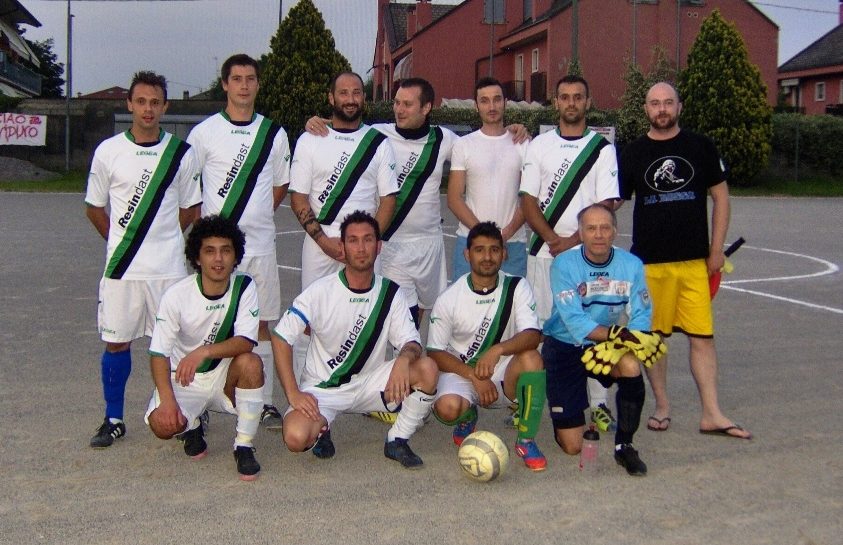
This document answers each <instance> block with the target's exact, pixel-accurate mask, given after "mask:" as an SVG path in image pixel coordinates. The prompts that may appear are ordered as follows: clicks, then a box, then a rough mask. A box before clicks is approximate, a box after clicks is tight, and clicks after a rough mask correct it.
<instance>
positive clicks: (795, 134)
mask: <svg viewBox="0 0 843 545" xmlns="http://www.w3.org/2000/svg"><path fill="white" fill-rule="evenodd" d="M797 140H798V143H797ZM773 151H774V153H775V154H776V155H778V156H780V157H781V158H782V159H783V160H784V161H785V163H786V164H787V165H791V166H792V165H794V164H795V163H796V160H797V157H798V161H799V164H800V165H806V166H809V167H811V168H814V169H816V170H819V171H822V172H827V173H829V174H837V173H839V172H841V170H843V167H841V165H840V157H841V156H843V119H841V118H839V117H835V116H831V115H800V114H775V115H773ZM797 154H798V155H797Z"/></svg>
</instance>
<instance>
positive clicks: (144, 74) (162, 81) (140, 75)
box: [129, 70, 167, 102]
mask: <svg viewBox="0 0 843 545" xmlns="http://www.w3.org/2000/svg"><path fill="white" fill-rule="evenodd" d="M138 83H144V84H146V85H152V86H153V87H160V88H161V90H162V91H164V102H167V78H165V77H164V76H161V75H159V74H156V73H155V72H150V71H149V70H141V71H140V72H135V75H134V76H133V77H132V83H131V85H129V101H131V100H132V93H134V92H135V86H136V85H137V84H138Z"/></svg>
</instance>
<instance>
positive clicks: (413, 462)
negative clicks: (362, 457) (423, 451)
mask: <svg viewBox="0 0 843 545" xmlns="http://www.w3.org/2000/svg"><path fill="white" fill-rule="evenodd" d="M383 455H384V456H386V457H387V458H389V459H390V460H395V461H396V462H399V463H400V464H401V465H402V466H404V467H406V468H407V469H416V468H419V467H421V466H422V464H423V463H424V462H422V459H421V458H419V457H418V456H417V455H416V453H415V452H413V451H412V449H410V444H409V443H408V442H407V439H401V438H400V437H396V438H395V440H394V441H387V442H386V443H384V445H383Z"/></svg>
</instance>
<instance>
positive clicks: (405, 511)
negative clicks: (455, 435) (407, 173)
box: [0, 193, 843, 545]
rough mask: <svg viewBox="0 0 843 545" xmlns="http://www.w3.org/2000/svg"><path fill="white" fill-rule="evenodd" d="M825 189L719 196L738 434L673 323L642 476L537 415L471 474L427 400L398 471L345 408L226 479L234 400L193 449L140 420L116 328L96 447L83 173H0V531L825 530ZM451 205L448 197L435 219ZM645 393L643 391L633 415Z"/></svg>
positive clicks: (832, 428) (837, 255)
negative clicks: (330, 426)
mask: <svg viewBox="0 0 843 545" xmlns="http://www.w3.org/2000/svg"><path fill="white" fill-rule="evenodd" d="M841 205H843V201H841V200H840V199H774V198H769V199H768V198H741V199H734V200H733V208H734V211H733V216H734V219H733V222H732V224H733V227H732V229H731V231H730V233H731V234H730V239H733V238H736V237H737V236H738V235H743V236H744V237H746V239H747V241H748V242H747V246H746V248H744V249H742V250H741V251H740V253H738V254H737V255H736V256H735V259H734V261H735V264H736V266H737V271H736V272H735V274H734V275H732V277H730V278H729V281H731V282H736V283H733V284H731V285H730V286H727V288H726V290H724V292H722V293H721V294H720V295H719V296H718V299H717V302H716V314H717V325H718V337H717V338H718V347H719V351H720V355H721V362H722V365H721V371H720V382H721V389H720V392H721V396H720V397H721V404H722V406H723V407H724V409H725V410H726V411H727V413H728V414H729V415H731V416H733V417H734V418H735V419H737V420H738V421H739V422H741V423H743V424H745V425H746V426H748V427H749V428H750V429H752V431H753V432H754V433H755V434H756V439H754V440H753V441H751V442H744V441H737V440H729V439H721V438H712V437H706V436H701V435H700V434H698V433H697V427H698V426H697V423H698V420H697V419H698V402H697V394H696V391H695V387H694V383H693V380H692V379H691V377H690V374H689V372H688V368H687V364H686V363H685V362H686V357H687V351H686V349H685V346H684V345H685V344H686V343H685V342H684V339H682V338H681V337H680V338H677V339H676V340H675V341H673V342H672V344H671V353H672V361H673V365H672V367H671V372H670V377H669V387H670V391H671V393H672V396H673V401H674V413H673V426H672V428H671V430H670V431H669V432H667V433H658V434H657V433H654V432H650V431H647V430H642V431H640V432H639V434H638V435H637V437H636V444H637V446H638V448H639V450H640V452H641V455H642V458H643V459H644V460H645V461H646V462H647V463H648V465H649V467H650V473H649V475H648V476H647V477H646V478H643V479H641V478H631V477H628V476H627V475H626V474H625V473H624V472H623V471H622V470H621V469H620V468H619V467H617V466H616V465H615V464H614V462H613V461H612V460H611V454H610V449H611V445H610V443H611V440H610V437H608V436H606V437H604V440H603V441H601V443H602V445H601V463H602V467H601V470H600V472H599V474H598V476H597V477H596V478H593V479H587V478H585V477H583V476H582V475H580V474H579V472H578V471H577V468H576V460H575V459H573V458H570V457H567V456H566V455H564V454H563V453H562V452H561V450H560V449H558V448H556V446H555V445H554V444H553V441H552V438H551V434H550V429H549V425H548V424H547V423H546V422H545V423H543V427H542V431H541V433H540V434H539V437H538V440H539V441H540V444H541V445H542V446H543V447H544V450H545V452H546V454H547V455H548V461H549V467H548V470H547V471H545V472H544V473H541V474H532V473H530V472H529V471H527V470H526V469H525V468H524V467H522V466H520V465H519V464H518V463H517V461H516V462H515V463H513V464H511V465H510V468H509V472H508V474H507V475H506V476H505V477H504V478H503V479H502V480H500V481H498V482H495V483H491V484H488V485H481V484H477V483H473V482H470V481H468V480H467V479H465V478H464V477H463V476H462V475H461V474H460V470H459V469H458V467H457V463H456V454H455V449H454V447H453V446H452V445H451V444H450V437H449V430H448V429H446V428H445V427H444V426H441V425H439V424H438V423H436V422H435V421H432V422H431V423H430V424H429V425H428V426H426V427H425V428H424V429H423V430H421V431H420V432H419V433H418V434H417V436H416V437H415V438H414V440H413V445H414V448H415V449H416V451H417V452H418V453H419V454H420V455H421V456H422V457H423V458H424V460H425V466H424V469H422V470H420V471H416V472H410V471H407V470H403V469H401V468H400V467H399V466H398V465H397V464H395V463H394V462H390V461H387V460H386V459H385V458H384V457H383V455H382V441H383V437H384V434H385V432H386V428H385V426H384V425H383V424H380V423H378V422H376V421H373V420H370V419H367V418H364V417H361V416H344V417H341V418H340V419H338V421H337V423H336V425H335V428H334V429H335V432H334V439H335V442H336V446H337V456H336V457H335V458H334V459H332V460H329V461H321V460H317V459H316V458H314V457H313V456H311V455H310V454H303V455H293V454H290V453H289V452H287V451H286V449H285V448H284V447H283V445H282V444H281V441H280V438H279V435H277V434H273V433H270V432H266V431H263V430H262V431H261V432H260V433H259V435H258V438H257V441H256V446H257V449H258V450H257V455H258V459H259V460H260V462H261V464H262V466H263V471H262V472H261V477H260V479H258V481H257V482H255V483H242V482H240V481H239V480H238V479H237V477H236V472H235V468H234V461H233V458H232V456H231V440H232V437H233V426H234V419H233V417H228V416H225V415H214V416H213V417H212V423H211V431H210V433H209V436H208V442H209V446H210V449H211V453H210V455H209V456H208V457H207V458H205V459H204V460H202V461H200V462H193V461H191V460H189V459H187V458H186V457H185V456H184V455H183V453H182V451H181V446H180V445H179V444H178V443H176V442H174V441H170V442H163V441H160V440H158V439H155V438H154V437H153V436H152V434H151V433H149V431H148V430H147V429H146V428H145V426H144V424H143V420H142V412H143V408H144V407H145V405H146V402H147V398H148V397H147V396H148V395H149V392H150V389H151V384H152V383H151V379H150V377H149V370H148V364H147V358H146V355H145V350H146V347H147V342H146V341H139V342H137V343H135V346H134V349H133V353H134V371H133V375H132V378H131V379H130V382H129V386H128V392H127V402H126V407H127V425H128V435H127V436H126V437H125V438H123V439H121V440H119V441H118V442H117V443H116V444H115V446H114V447H112V448H111V449H109V450H107V451H93V450H91V449H89V448H88V446H87V442H88V439H89V437H90V435H91V434H92V432H93V431H94V429H95V427H96V426H97V425H98V423H99V420H100V418H101V414H102V401H101V399H100V398H101V394H100V385H99V378H98V377H99V355H100V353H101V345H100V342H99V340H98V336H97V333H96V323H95V307H96V298H95V294H96V289H97V281H98V277H99V275H100V274H101V267H102V261H103V252H104V244H103V243H102V241H100V240H98V238H97V236H96V235H95V233H94V230H93V229H92V228H91V227H90V226H89V225H88V224H87V222H86V220H85V219H84V216H83V205H82V198H81V196H80V195H28V194H7V193H2V194H0V248H1V249H2V250H3V252H2V253H3V259H2V261H0V279H2V282H0V303H1V304H2V314H0V347H2V349H0V372H1V373H0V389H1V390H0V391H2V396H0V415H2V416H0V419H2V428H0V430H1V431H0V542H2V543H16V544H17V543H22V544H26V543H68V544H77V543H78V544H86V543H133V544H137V545H140V544H147V543H149V544H152V543H155V544H157V543H223V542H226V543H258V544H260V543H273V544H278V543H338V542H342V543H344V544H346V545H356V544H366V545H368V544H379V543H480V542H486V543H506V542H509V543H529V544H533V543H566V542H570V543H611V544H637V543H642V544H647V545H655V544H674V543H689V544H696V543H707V544H713V545H714V544H723V545H732V544H741V545H749V544H778V543H782V544H805V545H808V544H816V545H819V544H832V543H840V536H841V534H843V523H841V512H843V456H841V454H840V453H841V446H843V426H841V425H840V415H841V409H843V404H841V394H843V379H841V372H840V368H841V357H840V355H839V354H840V352H841V345H843V343H841V340H840V339H841V334H840V331H841V329H843V279H841V273H840V272H839V271H838V270H837V267H838V266H839V265H840V264H841V263H843V243H841V241H840V236H841V235H840V234H841V233H843V215H841V214H840V212H839V211H840V208H841ZM630 208H631V207H629V206H626V207H624V208H623V209H622V210H621V233H629V232H630V231H629V213H630ZM277 224H278V230H279V232H280V233H282V235H281V236H279V248H280V249H281V252H280V254H279V255H280V257H279V261H280V262H281V265H282V267H281V268H280V270H279V274H280V275H281V279H282V285H283V294H282V295H283V302H284V304H287V303H289V302H290V301H291V300H292V298H293V297H294V295H295V294H296V292H297V289H298V285H299V276H298V272H297V271H296V270H295V268H296V267H298V264H299V258H298V255H299V247H300V243H301V234H299V232H298V228H297V226H296V225H295V220H294V219H293V216H292V214H291V213H290V211H289V209H288V208H284V209H281V210H279V212H278V214H277ZM453 225H454V220H453V218H452V217H448V218H447V219H446V227H447V232H448V233H451V232H453V231H452V227H453ZM287 232H292V233H291V234H283V233H287ZM448 241H449V244H452V243H453V239H448ZM628 241H629V239H628V237H621V238H620V239H619V243H620V244H621V245H626V244H628ZM285 267H288V268H285ZM805 275H814V276H805ZM800 276H802V277H800ZM765 278H767V279H769V278H778V279H777V280H772V281H761V279H765ZM729 288H738V289H741V290H750V291H735V290H731V291H730V290H729ZM277 391H278V392H280V389H278V390H277ZM648 395H649V393H648ZM279 404H283V399H281V398H280V396H279ZM651 409H652V400H651V399H650V398H648V401H647V406H646V407H645V415H646V414H649V411H650V410H651ZM503 416H504V415H503V414H502V413H501V412H490V411H484V412H482V414H481V421H480V427H481V428H483V429H489V430H491V431H493V432H495V433H498V434H499V435H501V436H503V437H504V438H505V439H506V441H507V443H509V442H510V441H511V440H512V439H513V437H512V435H513V433H512V431H511V430H508V429H506V428H505V427H504V425H503V423H502V419H503ZM642 428H643V426H642Z"/></svg>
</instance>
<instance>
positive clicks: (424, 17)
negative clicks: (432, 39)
mask: <svg viewBox="0 0 843 545" xmlns="http://www.w3.org/2000/svg"><path fill="white" fill-rule="evenodd" d="M841 6H843V0H841ZM841 9H842V10H843V7H841ZM432 22H433V5H431V3H430V0H417V2H416V25H417V26H416V30H417V31H418V30H421V29H423V28H424V27H426V26H427V25H429V24H430V23H432Z"/></svg>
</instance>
